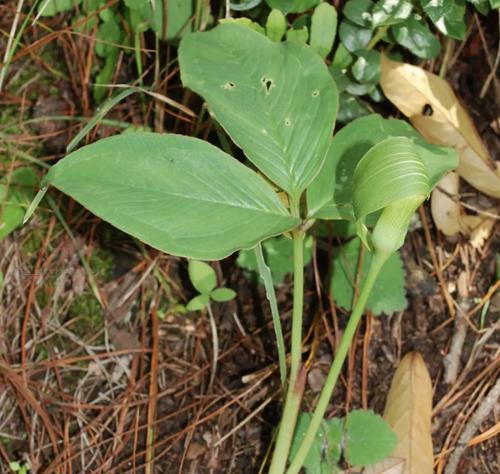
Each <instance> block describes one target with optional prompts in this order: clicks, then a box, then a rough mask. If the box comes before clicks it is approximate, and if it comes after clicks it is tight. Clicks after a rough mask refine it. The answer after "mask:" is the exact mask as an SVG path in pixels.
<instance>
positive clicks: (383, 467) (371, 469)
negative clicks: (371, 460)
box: [363, 457, 405, 474]
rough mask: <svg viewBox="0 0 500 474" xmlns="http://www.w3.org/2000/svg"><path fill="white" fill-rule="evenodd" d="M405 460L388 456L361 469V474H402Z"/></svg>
mask: <svg viewBox="0 0 500 474" xmlns="http://www.w3.org/2000/svg"><path fill="white" fill-rule="evenodd" d="M404 472H405V460H404V459H400V458H393V457H389V458H387V459H384V460H383V461H381V462H379V463H377V464H375V465H373V466H367V467H365V469H364V470H363V474H404Z"/></svg>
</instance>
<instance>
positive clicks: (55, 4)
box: [37, 0, 82, 16]
mask: <svg viewBox="0 0 500 474" xmlns="http://www.w3.org/2000/svg"><path fill="white" fill-rule="evenodd" d="M81 1H82V0H47V1H45V2H40V3H39V4H38V7H37V8H38V10H37V11H38V14H39V15H40V16H54V15H57V14H58V13H61V12H65V11H68V10H72V9H73V8H75V7H76V6H78V5H79V4H80V3H81Z"/></svg>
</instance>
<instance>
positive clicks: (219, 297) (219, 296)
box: [210, 288, 236, 303]
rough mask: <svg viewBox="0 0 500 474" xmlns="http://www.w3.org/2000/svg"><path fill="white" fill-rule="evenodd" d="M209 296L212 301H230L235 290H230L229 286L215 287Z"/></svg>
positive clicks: (233, 296) (234, 295) (234, 296)
mask: <svg viewBox="0 0 500 474" xmlns="http://www.w3.org/2000/svg"><path fill="white" fill-rule="evenodd" d="M210 298H212V299H213V300H214V301H218V302H219V303H223V302H225V301H231V300H233V299H234V298H236V291H234V290H231V289H230V288H216V289H215V290H214V291H212V293H210Z"/></svg>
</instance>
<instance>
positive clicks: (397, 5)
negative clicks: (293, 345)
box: [372, 0, 413, 27]
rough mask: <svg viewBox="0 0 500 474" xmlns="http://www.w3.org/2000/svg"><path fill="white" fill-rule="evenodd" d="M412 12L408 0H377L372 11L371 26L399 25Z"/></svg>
mask: <svg viewBox="0 0 500 474" xmlns="http://www.w3.org/2000/svg"><path fill="white" fill-rule="evenodd" d="M412 10H413V6H412V4H411V2H409V1H408V0H379V1H378V2H377V4H376V5H375V6H374V7H373V10H372V26H373V27H379V26H390V25H396V24H398V23H401V22H402V21H404V20H405V19H406V18H408V17H409V16H410V14H411V12H412Z"/></svg>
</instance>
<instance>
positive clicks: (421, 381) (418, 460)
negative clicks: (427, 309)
mask: <svg viewBox="0 0 500 474" xmlns="http://www.w3.org/2000/svg"><path fill="white" fill-rule="evenodd" d="M431 417H432V383H431V378H430V376H429V372H428V371H427V367H426V365H425V362H424V360H423V358H422V356H421V355H420V354H419V353H418V352H410V353H409V354H407V355H406V356H405V357H403V360H402V361H401V362H400V364H399V366H398V368H397V370H396V373H395V374H394V378H393V379H392V384H391V388H390V390H389V394H388V396H387V402H386V405H385V411H384V419H385V420H386V421H387V423H389V425H390V426H391V428H392V429H393V430H394V432H395V433H396V435H397V437H398V444H397V446H396V449H395V450H394V452H393V453H392V456H393V457H395V458H400V459H404V460H405V467H404V470H403V471H401V472H402V473H403V474H432V472H433V450H432V436H431ZM372 472H378V471H372ZM381 472H385V471H381ZM389 472H391V473H392V471H389Z"/></svg>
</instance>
